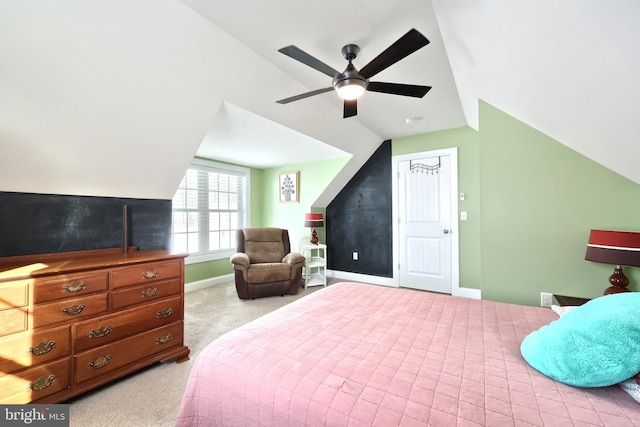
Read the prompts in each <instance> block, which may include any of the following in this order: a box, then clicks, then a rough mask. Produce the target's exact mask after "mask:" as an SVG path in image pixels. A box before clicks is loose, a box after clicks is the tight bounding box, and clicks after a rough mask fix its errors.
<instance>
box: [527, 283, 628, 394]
mask: <svg viewBox="0 0 640 427" xmlns="http://www.w3.org/2000/svg"><path fill="white" fill-rule="evenodd" d="M520 352H521V353H522V357H524V359H525V360H526V361H527V363H529V365H531V366H532V367H534V368H535V369H536V370H538V371H540V372H541V373H543V374H544V375H546V376H548V377H550V378H553V379H554V380H556V381H560V382H562V383H565V384H569V385H572V386H576V387H604V386H610V385H613V384H617V383H619V382H621V381H624V380H626V379H628V378H631V377H632V376H634V375H636V374H637V373H638V372H640V292H625V293H619V294H612V295H605V296H603V297H600V298H596V299H593V300H591V301H589V302H587V303H586V304H584V305H582V306H580V307H578V308H576V309H575V310H572V311H570V312H568V313H566V314H565V315H563V316H562V317H561V318H560V319H558V320H556V321H553V322H551V323H550V324H548V325H546V326H543V327H542V328H540V329H538V330H537V331H534V332H532V333H530V334H529V335H527V336H526V337H525V339H524V340H523V341H522V344H521V345H520Z"/></svg>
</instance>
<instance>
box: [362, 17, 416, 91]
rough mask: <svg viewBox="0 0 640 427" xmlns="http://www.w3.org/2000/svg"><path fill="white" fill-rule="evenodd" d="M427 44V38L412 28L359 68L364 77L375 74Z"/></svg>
mask: <svg viewBox="0 0 640 427" xmlns="http://www.w3.org/2000/svg"><path fill="white" fill-rule="evenodd" d="M428 44H429V40H427V38H426V37H425V36H423V35H422V34H420V32H418V30H416V29H415V28H412V29H411V30H409V32H408V33H407V34H405V35H404V36H402V37H400V39H398V41H396V42H395V43H394V44H392V45H391V46H389V47H388V48H387V49H386V50H385V51H384V52H382V53H381V54H380V55H378V56H377V57H376V58H374V59H373V60H372V61H371V62H369V63H368V64H367V65H365V66H364V67H363V68H362V69H361V70H360V75H361V76H362V77H364V78H365V79H368V78H370V77H373V76H375V75H376V74H378V73H379V72H380V71H382V70H384V69H385V68H387V67H389V66H391V65H393V64H395V63H396V62H398V61H400V60H401V59H403V58H405V57H407V56H409V55H411V54H412V53H413V52H415V51H416V50H418V49H420V48H422V47H424V46H426V45H428Z"/></svg>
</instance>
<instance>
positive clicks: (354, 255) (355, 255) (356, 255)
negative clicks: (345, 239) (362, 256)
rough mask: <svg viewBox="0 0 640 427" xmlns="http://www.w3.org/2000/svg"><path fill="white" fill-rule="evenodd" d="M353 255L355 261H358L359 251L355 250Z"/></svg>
mask: <svg viewBox="0 0 640 427" xmlns="http://www.w3.org/2000/svg"><path fill="white" fill-rule="evenodd" d="M351 257H352V258H353V260H354V261H357V260H358V252H353V253H352V254H351Z"/></svg>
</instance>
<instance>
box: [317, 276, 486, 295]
mask: <svg viewBox="0 0 640 427" xmlns="http://www.w3.org/2000/svg"><path fill="white" fill-rule="evenodd" d="M327 277H331V278H332V279H338V280H348V281H352V282H364V283H371V284H373V285H383V286H389V287H392V288H397V287H398V285H397V283H396V281H395V279H393V278H390V277H379V276H370V275H368V274H361V273H349V272H346V271H337V270H327ZM452 295H454V296H458V297H464V298H472V299H482V291H481V290H480V289H472V288H457V289H456V290H455V292H453V293H452Z"/></svg>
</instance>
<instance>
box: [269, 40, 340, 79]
mask: <svg viewBox="0 0 640 427" xmlns="http://www.w3.org/2000/svg"><path fill="white" fill-rule="evenodd" d="M278 52H280V53H284V54H285V55H287V56H288V57H290V58H293V59H295V60H296V61H300V62H302V63H303V64H305V65H308V66H309V67H311V68H314V69H316V70H318V71H320V72H321V73H324V74H326V75H327V76H329V77H331V78H333V77H335V75H336V74H339V73H340V72H339V71H338V70H335V69H333V68H332V67H330V66H328V65H327V64H325V63H324V62H322V61H320V60H319V59H316V58H314V57H313V56H311V55H309V54H308V53H307V52H305V51H303V50H302V49H300V48H297V47H295V46H294V45H291V46H286V47H283V48H282V49H278Z"/></svg>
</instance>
